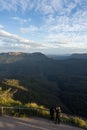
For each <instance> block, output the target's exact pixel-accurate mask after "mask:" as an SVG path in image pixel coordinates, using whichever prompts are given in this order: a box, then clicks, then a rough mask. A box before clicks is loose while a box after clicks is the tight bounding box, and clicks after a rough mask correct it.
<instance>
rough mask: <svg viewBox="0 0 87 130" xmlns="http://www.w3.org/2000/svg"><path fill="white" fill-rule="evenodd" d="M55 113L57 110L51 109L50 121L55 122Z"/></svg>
mask: <svg viewBox="0 0 87 130" xmlns="http://www.w3.org/2000/svg"><path fill="white" fill-rule="evenodd" d="M54 113H55V109H54V108H53V107H51V108H50V119H51V120H54Z"/></svg>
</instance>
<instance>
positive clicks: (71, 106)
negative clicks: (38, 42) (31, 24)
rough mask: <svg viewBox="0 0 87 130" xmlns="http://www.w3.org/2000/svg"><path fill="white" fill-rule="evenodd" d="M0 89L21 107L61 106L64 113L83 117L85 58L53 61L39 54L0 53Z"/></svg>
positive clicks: (86, 113)
mask: <svg viewBox="0 0 87 130" xmlns="http://www.w3.org/2000/svg"><path fill="white" fill-rule="evenodd" d="M74 56H75V55H74ZM81 57H82V56H81ZM0 86H1V87H2V89H3V90H5V89H8V88H12V90H15V91H17V92H16V93H14V99H15V100H19V101H21V102H23V103H28V102H36V103H39V104H43V105H44V106H46V107H51V106H52V105H53V106H56V105H61V107H62V110H63V111H64V112H67V113H71V114H76V115H81V116H87V110H86V108H87V59H86V58H75V57H72V56H71V58H68V59H64V60H55V59H51V58H48V57H47V56H45V55H44V54H42V53H32V54H28V53H21V52H20V53H16V52H15V53H12V52H11V53H1V54H0Z"/></svg>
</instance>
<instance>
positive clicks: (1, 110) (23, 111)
mask: <svg viewBox="0 0 87 130" xmlns="http://www.w3.org/2000/svg"><path fill="white" fill-rule="evenodd" d="M0 115H1V116H3V115H12V116H43V117H49V109H42V108H33V107H29V108H27V107H4V106H1V107H0Z"/></svg>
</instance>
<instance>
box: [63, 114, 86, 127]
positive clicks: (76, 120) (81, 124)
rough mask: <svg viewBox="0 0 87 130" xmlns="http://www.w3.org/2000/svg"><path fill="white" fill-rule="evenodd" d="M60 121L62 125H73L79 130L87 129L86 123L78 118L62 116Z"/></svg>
mask: <svg viewBox="0 0 87 130" xmlns="http://www.w3.org/2000/svg"><path fill="white" fill-rule="evenodd" d="M62 121H63V122H64V123H67V124H70V125H75V126H78V127H81V128H87V121H86V120H83V119H82V118H80V117H74V116H65V115H64V116H63V117H62Z"/></svg>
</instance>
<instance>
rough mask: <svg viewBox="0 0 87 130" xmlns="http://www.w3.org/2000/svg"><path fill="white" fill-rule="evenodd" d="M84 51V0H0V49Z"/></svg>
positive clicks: (86, 40) (86, 37)
mask: <svg viewBox="0 0 87 130" xmlns="http://www.w3.org/2000/svg"><path fill="white" fill-rule="evenodd" d="M15 51H16V52H28V53H32V52H42V53H45V54H69V53H87V0H0V52H15Z"/></svg>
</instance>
